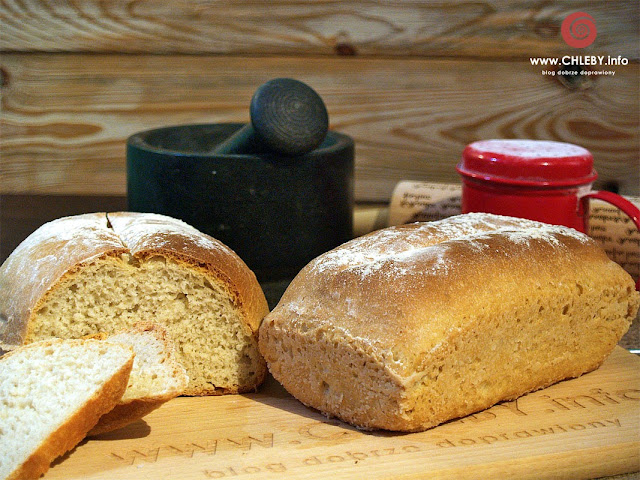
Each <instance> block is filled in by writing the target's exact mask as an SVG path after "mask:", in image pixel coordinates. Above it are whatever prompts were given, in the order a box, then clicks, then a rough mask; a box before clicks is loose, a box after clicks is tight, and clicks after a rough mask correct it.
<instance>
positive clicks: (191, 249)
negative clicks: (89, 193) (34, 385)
mask: <svg viewBox="0 0 640 480" xmlns="http://www.w3.org/2000/svg"><path fill="white" fill-rule="evenodd" d="M267 312H268V307H267V302H266V300H265V297H264V294H263V292H262V289H261V288H260V285H259V284H258V281H257V280H256V277H255V275H254V274H253V272H251V271H250V270H249V268H248V267H247V266H246V265H245V263H244V262H243V261H242V260H241V259H240V258H239V257H238V256H237V255H236V254H235V253H234V252H233V251H231V250H230V249H229V248H228V247H226V246H225V245H223V244H222V243H221V242H219V241H217V240H215V239H214V238H212V237H209V236H208V235H205V234H203V233H201V232H199V231H198V230H196V229H194V228H193V227H191V226H189V225H187V224H186V223H184V222H182V221H180V220H176V219H174V218H170V217H166V216H163V215H157V214H146V213H132V212H116V213H94V214H86V215H79V216H74V217H66V218H61V219H58V220H54V221H53V222H50V223H47V224H45V225H43V226H42V227H40V228H39V229H38V230H36V231H35V232H34V233H33V234H32V235H30V236H29V237H28V238H27V239H26V240H25V241H24V242H22V243H21V244H20V245H19V246H18V247H17V248H16V250H15V251H14V252H13V253H12V254H11V255H10V256H9V258H7V260H6V261H5V263H4V264H3V265H2V267H0V348H2V349H5V350H11V349H13V348H15V347H17V346H19V345H22V344H25V343H30V342H34V341H36V340H42V339H47V338H51V337H60V338H80V337H83V336H86V335H91V334H95V333H101V332H104V333H107V334H112V333H115V332H117V331H119V330H122V329H124V328H127V327H131V326H132V325H134V324H135V323H136V322H138V321H153V322H156V323H160V324H162V325H164V326H165V328H166V329H167V331H168V332H169V334H170V336H171V338H172V339H173V340H174V342H175V344H176V350H177V359H178V361H179V362H180V363H181V364H182V365H183V366H184V367H185V369H186V370H187V374H188V375H189V385H188V386H187V388H186V390H185V394H187V395H210V394H221V393H235V392H242V391H249V390H253V389H255V388H256V387H257V386H258V385H259V384H260V383H261V382H262V380H263V378H264V374H265V372H266V368H265V364H264V360H263V359H262V357H261V356H260V354H259V352H258V346H257V329H258V326H259V324H260V322H261V320H262V318H263V317H264V316H265V315H266V313H267Z"/></svg>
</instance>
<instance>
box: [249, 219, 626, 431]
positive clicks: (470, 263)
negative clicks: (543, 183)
mask: <svg viewBox="0 0 640 480" xmlns="http://www.w3.org/2000/svg"><path fill="white" fill-rule="evenodd" d="M638 297H639V295H638V292H636V291H635V288H634V282H633V280H632V279H631V277H630V276H629V275H628V274H627V273H626V272H625V271H624V270H623V269H622V268H621V267H619V266H618V265H617V264H615V263H614V262H612V261H610V260H609V259H608V258H607V257H606V255H605V254H604V252H603V251H602V250H601V249H600V248H599V247H598V246H597V245H596V244H595V243H594V242H593V241H592V240H591V239H590V238H589V237H587V236H586V235H583V234H580V233H578V232H576V231H575V230H572V229H568V228H565V227H557V226H550V225H547V224H542V223H538V222H532V221H528V220H521V219H515V218H509V217H499V216H495V215H487V214H468V215H461V216H457V217H452V218H450V219H446V220H443V221H439V222H430V223H417V224H410V225H403V226H399V227H391V228H388V229H384V230H380V231H377V232H374V233H371V234H369V235H366V236H364V237H360V238H358V239H355V240H353V241H351V242H348V243H346V244H344V245H343V246H341V247H338V248H336V249H334V250H332V251H330V252H328V253H326V254H324V255H321V256H320V257H318V258H317V259H316V260H314V261H312V262H311V263H310V264H309V265H307V267H305V268H304V269H303V270H302V271H301V272H300V274H299V275H298V276H297V277H296V278H295V279H294V281H293V282H292V283H291V285H290V286H289V288H288V289H287V291H286V292H285V294H284V296H283V298H282V300H281V301H280V303H279V304H278V305H277V307H276V308H275V309H274V310H273V311H272V312H271V313H270V314H269V315H268V316H267V317H266V319H265V321H264V322H263V324H262V326H261V328H260V349H261V352H262V353H263V355H264V356H265V358H266V360H267V364H268V366H269V369H270V371H271V373H272V374H273V376H274V377H275V378H276V379H277V380H278V381H280V383H282V385H283V386H284V387H285V388H286V389H287V390H288V391H289V392H290V393H291V394H293V395H294V396H295V397H297V398H298V399H299V400H301V401H302V402H303V403H305V404H306V405H309V406H311V407H314V408H316V409H318V410H320V411H322V412H324V413H325V414H327V415H330V416H336V417H338V418H341V419H343V420H345V421H347V422H350V423H352V424H355V425H357V426H359V427H361V428H365V429H378V428H382V429H389V430H401V431H419V430H424V429H426V428H429V427H432V426H435V425H438V424H439V423H442V422H444V421H447V420H449V419H452V418H457V417H460V416H464V415H468V414H470V413H473V412H475V411H479V410H482V409H485V408H488V407H490V406H491V405H494V404H495V403H497V402H499V401H502V400H508V399H513V398H516V397H518V396H521V395H523V394H525V393H527V392H530V391H533V390H536V389H539V388H543V387H545V386H548V385H550V384H552V383H555V382H558V381H560V380H562V379H565V378H571V377H576V376H579V375H581V374H582V373H585V372H587V371H590V370H593V369H595V368H597V367H598V366H599V365H600V364H601V363H602V362H603V361H604V359H605V358H606V357H607V356H608V354H609V353H610V352H611V350H612V349H613V348H614V347H615V345H616V343H617V342H618V341H619V339H620V338H621V337H622V335H623V334H624V333H625V332H626V331H627V329H628V328H629V325H630V323H631V320H632V318H634V317H635V314H636V312H637V310H638V301H639V299H638Z"/></svg>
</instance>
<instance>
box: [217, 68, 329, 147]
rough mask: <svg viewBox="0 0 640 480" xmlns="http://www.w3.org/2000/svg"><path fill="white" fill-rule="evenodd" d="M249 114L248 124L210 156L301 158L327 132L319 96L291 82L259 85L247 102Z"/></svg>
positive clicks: (271, 82)
mask: <svg viewBox="0 0 640 480" xmlns="http://www.w3.org/2000/svg"><path fill="white" fill-rule="evenodd" d="M249 113H250V115H251V123H250V124H247V125H245V126H244V127H242V128H240V129H239V130H238V131H236V132H235V133H234V134H233V135H231V136H230V137H229V138H227V139H226V140H224V141H222V142H221V143H219V144H218V145H217V146H216V147H215V149H214V150H213V153H216V154H233V153H236V154H238V153H258V152H267V153H276V154H280V155H285V156H297V155H304V154H305V153H308V152H310V151H311V150H313V149H315V148H317V147H318V146H319V145H320V144H321V143H322V141H323V140H324V138H325V136H326V135H327V131H328V129H329V115H328V114H327V108H326V107H325V105H324V102H323V101H322V98H320V95H318V94H317V93H316V92H315V90H313V89H312V88H311V87H309V86H308V85H306V84H305V83H302V82H300V81H298V80H293V79H291V78H275V79H273V80H269V81H268V82H266V83H264V84H262V85H260V87H258V89H257V90H256V92H255V93H254V95H253V97H252V98H251V105H250V108H249Z"/></svg>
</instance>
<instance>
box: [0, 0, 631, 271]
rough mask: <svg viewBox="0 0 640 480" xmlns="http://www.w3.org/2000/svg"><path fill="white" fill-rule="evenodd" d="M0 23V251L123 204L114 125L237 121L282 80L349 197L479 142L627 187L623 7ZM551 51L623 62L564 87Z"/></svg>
mask: <svg viewBox="0 0 640 480" xmlns="http://www.w3.org/2000/svg"><path fill="white" fill-rule="evenodd" d="M576 11H584V12H587V13H589V14H590V15H592V16H593V17H594V19H595V21H596V26H597V38H596V41H595V42H594V44H593V45H591V46H590V47H587V48H585V49H575V48H572V47H569V46H568V45H567V44H566V43H565V42H564V41H563V40H562V37H561V34H560V25H561V23H562V20H563V19H564V18H565V17H566V16H567V15H568V14H570V13H573V12H576ZM0 19H1V22H2V24H1V28H0V52H1V55H2V56H1V60H0V74H1V79H0V88H1V108H2V110H1V118H0V128H1V131H0V135H1V136H0V147H1V148H0V155H1V161H2V163H1V169H0V201H1V203H0V257H1V258H0V260H1V259H3V258H4V257H5V256H6V255H7V254H8V252H9V251H11V250H12V249H13V247H14V246H15V245H16V243H17V242H18V241H19V240H21V237H22V238H23V236H24V235H25V231H30V230H32V229H33V228H35V227H37V226H38V225H39V224H41V223H42V222H43V221H46V220H48V219H50V218H54V217H56V216H60V215H64V214H67V213H68V214H71V213H79V212H80V211H84V210H93V209H99V208H100V206H101V205H103V204H104V205H125V200H124V197H125V195H126V185H125V182H126V178H125V150H124V146H125V140H126V138H127V137H128V136H129V135H131V134H133V133H135V132H137V131H139V130H144V129H148V128H153V127H158V126H165V125H170V124H180V123H192V122H193V123H200V122H231V121H247V120H248V103H249V100H250V98H251V95H252V93H253V91H254V90H255V88H256V87H257V86H258V85H260V84H261V83H263V82H264V81H266V80H268V79H270V78H274V77H280V76H290V77H295V78H298V79H300V80H302V81H305V82H307V83H309V84H310V85H312V86H313V87H314V88H315V89H316V90H317V91H318V92H319V93H320V94H321V95H322V97H323V98H324V100H325V102H326V103H327V107H328V109H329V114H330V121H331V128H332V129H334V130H338V131H341V132H344V133H347V134H349V135H351V136H352V137H353V138H354V139H355V141H356V197H357V199H358V201H360V202H384V201H386V200H388V199H389V196H390V194H391V191H392V189H393V186H394V185H395V184H396V182H397V181H399V180H401V179H418V180H428V181H442V182H457V181H458V177H457V174H456V173H455V170H454V166H455V164H456V163H457V162H458V159H459V155H460V152H461V151H462V149H463V148H464V145H466V144H467V143H469V142H471V141H474V140H478V139H482V138H539V139H552V140H560V141H568V142H572V143H577V144H580V145H583V146H585V147H587V148H589V149H590V150H591V151H592V152H593V154H594V156H595V161H596V168H597V170H598V171H599V173H600V181H599V184H598V185H599V186H602V185H606V186H608V188H612V189H617V190H619V191H620V192H621V193H626V194H632V195H638V194H640V168H639V167H640V165H639V160H638V151H639V150H640V141H639V131H638V130H639V124H640V120H639V105H640V98H639V87H638V76H639V73H640V72H639V71H638V60H639V57H640V52H639V51H638V38H639V36H640V33H639V24H640V22H639V21H638V7H637V3H636V2H629V1H626V0H608V1H606V2H595V3H594V2H587V1H578V0H567V1H562V2H550V1H548V0H517V1H508V0H480V1H474V2H469V1H417V0H416V1H402V2H397V1H381V0H354V1H337V0H309V1H305V2H300V1H299V0H277V1H255V0H254V1H249V0H245V1H237V2H226V1H211V0H180V1H169V0H148V1H147V0H137V1H133V0H87V1H80V0H59V1H55V2H49V1H36V0H20V1H18V0H4V1H2V2H1V3H0ZM562 55H582V56H585V55H609V56H614V57H618V56H620V57H622V58H624V59H627V60H628V61H629V64H628V65H621V66H615V67H607V68H608V69H610V70H613V71H615V75H609V76H591V77H586V76H585V77H580V81H578V82H572V83H567V82H562V81H560V80H559V77H558V76H555V77H551V76H547V75H543V74H542V70H543V67H540V66H533V65H531V62H530V58H531V57H559V56H562ZM586 68H591V69H596V68H597V67H586ZM61 199H65V200H64V201H61ZM101 199H104V202H103V201H102V200H101ZM25 202H27V203H28V205H31V206H30V207H29V209H28V210H29V212H31V213H30V214H25V213H24V212H23V211H20V210H21V209H22V205H24V204H25ZM110 202H115V203H110ZM65 205H66V207H65ZM25 217H26V218H25ZM19 219H21V220H19ZM18 222H20V225H17V223H18ZM27 233H28V232H27Z"/></svg>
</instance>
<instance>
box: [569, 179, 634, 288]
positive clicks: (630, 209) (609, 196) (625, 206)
mask: <svg viewBox="0 0 640 480" xmlns="http://www.w3.org/2000/svg"><path fill="white" fill-rule="evenodd" d="M587 198H597V199H598V200H603V201H605V202H607V203H610V204H611V205H614V206H616V207H618V208H619V209H620V210H622V211H623V212H624V213H626V214H627V215H628V216H629V218H630V219H631V221H632V222H633V223H635V225H636V228H637V229H638V230H640V209H638V207H636V206H635V205H634V204H633V203H631V202H630V201H629V200H626V199H624V198H622V197H621V196H620V195H617V194H615V193H613V192H606V191H599V192H589V193H587V194H586V195H583V196H582V197H581V200H584V199H587ZM581 205H582V203H581ZM582 208H584V207H582ZM636 290H640V278H638V280H636Z"/></svg>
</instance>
